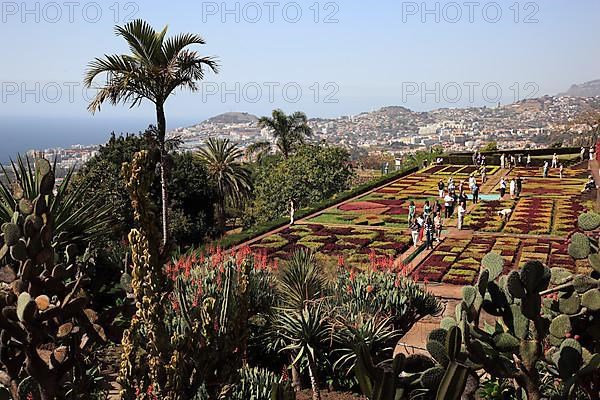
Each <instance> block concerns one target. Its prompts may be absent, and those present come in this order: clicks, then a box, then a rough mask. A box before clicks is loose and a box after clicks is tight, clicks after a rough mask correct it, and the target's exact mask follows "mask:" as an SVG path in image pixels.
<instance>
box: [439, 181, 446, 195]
mask: <svg viewBox="0 0 600 400" xmlns="http://www.w3.org/2000/svg"><path fill="white" fill-rule="evenodd" d="M444 189H445V185H444V180H443V179H440V181H439V182H438V193H439V197H440V198H443V197H444Z"/></svg>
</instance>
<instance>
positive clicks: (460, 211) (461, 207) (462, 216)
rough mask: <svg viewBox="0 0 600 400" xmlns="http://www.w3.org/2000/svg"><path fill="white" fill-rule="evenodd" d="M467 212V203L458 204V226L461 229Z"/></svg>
mask: <svg viewBox="0 0 600 400" xmlns="http://www.w3.org/2000/svg"><path fill="white" fill-rule="evenodd" d="M466 212H467V205H466V204H465V203H463V202H461V203H460V204H459V205H458V212H457V213H458V225H457V228H458V230H459V231H460V230H461V229H462V227H463V222H464V220H465V214H466Z"/></svg>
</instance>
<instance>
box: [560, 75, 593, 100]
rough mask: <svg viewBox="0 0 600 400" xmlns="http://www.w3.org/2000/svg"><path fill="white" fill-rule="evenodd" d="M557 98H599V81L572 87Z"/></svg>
mask: <svg viewBox="0 0 600 400" xmlns="http://www.w3.org/2000/svg"><path fill="white" fill-rule="evenodd" d="M559 96H573V97H595V96H600V79H596V80H595V81H589V82H585V83H582V84H580V85H572V86H571V87H570V88H569V90H567V91H566V92H564V93H561V94H560V95H559Z"/></svg>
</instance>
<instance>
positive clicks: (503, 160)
mask: <svg viewBox="0 0 600 400" xmlns="http://www.w3.org/2000/svg"><path fill="white" fill-rule="evenodd" d="M504 162H505V157H504V153H502V154H500V168H502V169H504Z"/></svg>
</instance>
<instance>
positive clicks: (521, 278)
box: [425, 215, 600, 399]
mask: <svg viewBox="0 0 600 400" xmlns="http://www.w3.org/2000/svg"><path fill="white" fill-rule="evenodd" d="M591 219H595V216H590V215H587V216H585V217H583V218H582V219H581V220H582V221H583V222H581V223H580V225H581V226H585V227H588V228H589V227H593V228H594V229H596V228H597V226H596V225H595V223H592V222H590V220H591ZM595 249H597V245H596V243H595V242H594V241H593V239H589V238H588V237H587V236H586V235H585V234H583V233H578V234H574V235H573V236H572V238H571V243H570V247H569V251H570V253H571V255H572V256H573V257H574V258H577V259H585V258H587V257H588V256H589V255H590V254H589V253H590V252H592V251H595ZM485 260H486V264H487V265H488V267H485V266H483V265H482V267H483V268H482V271H481V273H480V276H479V280H478V282H477V285H476V286H465V287H463V292H462V294H463V299H462V301H461V303H460V304H459V305H458V306H457V309H456V313H455V314H456V318H454V319H453V318H451V317H446V318H444V319H443V320H442V323H441V326H442V327H444V328H446V329H458V328H460V331H461V332H462V335H463V338H464V342H465V353H466V357H465V359H464V360H463V365H466V366H468V367H470V368H472V369H473V370H478V369H483V370H484V371H485V372H486V373H487V374H489V375H490V376H493V377H496V378H500V379H514V380H515V381H516V382H517V383H518V385H519V386H520V387H521V388H522V389H523V390H524V391H525V392H526V394H527V397H528V399H540V398H542V393H541V391H540V387H541V378H540V374H539V372H538V367H539V366H540V365H542V364H543V365H545V366H546V369H547V370H548V371H550V373H551V374H553V376H554V379H557V380H561V381H562V383H563V386H562V387H563V393H562V396H564V398H568V397H569V396H570V394H571V393H573V391H574V390H576V388H579V390H583V391H584V392H585V393H598V391H599V385H598V381H597V379H594V377H597V374H598V373H599V372H600V371H599V368H600V355H599V354H597V353H595V351H597V350H598V343H599V341H600V334H599V332H600V322H599V320H600V313H599V312H598V309H599V308H600V280H599V279H598V278H599V276H598V272H597V271H596V270H595V269H593V270H592V272H591V273H590V274H573V273H572V272H571V271H569V270H566V269H564V268H553V269H552V270H550V269H549V268H547V267H546V266H544V265H543V264H542V263H540V262H538V261H530V262H527V263H525V265H524V266H523V267H522V268H521V269H520V270H519V271H511V272H510V273H509V274H508V275H506V276H499V275H496V274H495V273H493V271H492V268H489V266H490V265H492V264H493V263H500V258H498V257H497V255H489V256H486V258H485ZM590 263H591V261H590ZM494 268H495V269H494V271H498V270H500V269H501V268H499V267H498V265H495V267H494ZM484 311H485V312H486V313H487V314H490V315H492V316H497V317H500V318H501V319H502V323H496V324H495V326H492V325H489V324H487V322H483V325H482V321H481V320H482V318H481V313H482V312H484ZM457 327H458V328H457ZM443 337H444V335H443V333H442V332H440V331H439V330H437V329H436V330H434V331H432V333H431V335H430V338H429V339H430V341H429V343H428V344H427V349H428V351H429V352H430V354H431V355H432V357H433V358H434V359H435V360H436V361H437V362H438V363H439V364H440V366H444V365H446V364H447V365H451V364H452V360H451V358H449V357H448V358H446V356H445V354H444V346H442V345H441V343H440V342H439V340H440V339H441V338H443ZM436 341H437V342H436ZM438 372H439V370H435V369H431V368H430V369H429V370H428V374H427V375H426V378H425V379H426V381H427V382H432V381H434V378H435V376H436V375H435V374H436V373H438ZM591 398H595V397H591Z"/></svg>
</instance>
